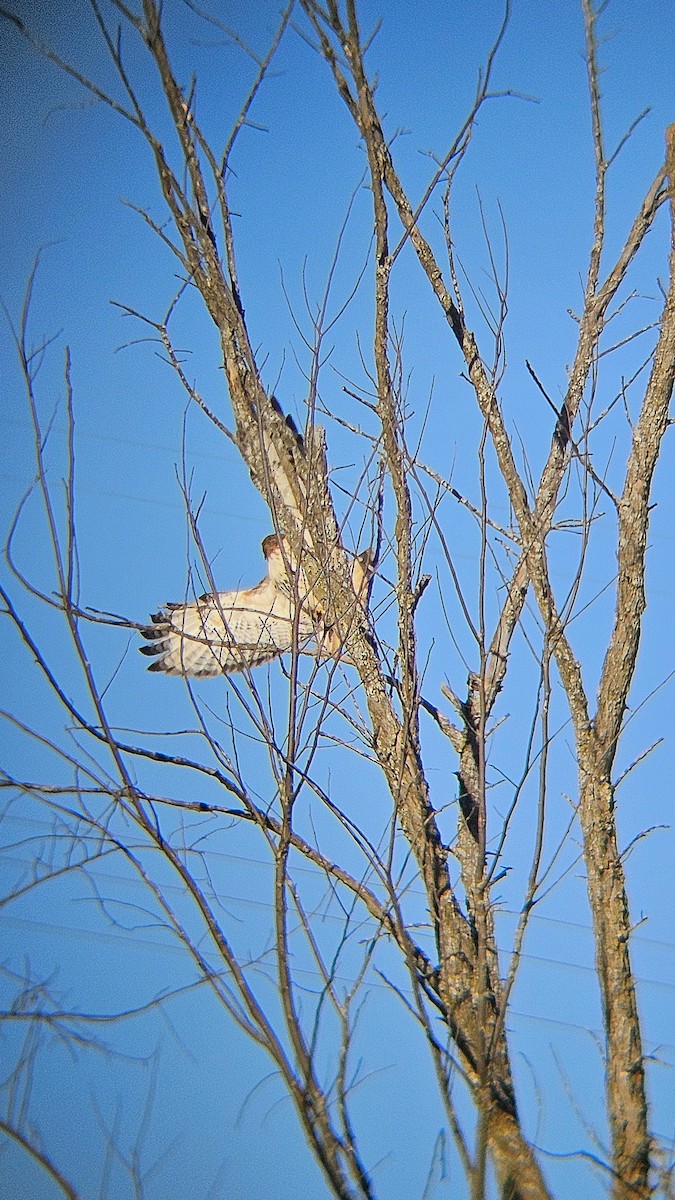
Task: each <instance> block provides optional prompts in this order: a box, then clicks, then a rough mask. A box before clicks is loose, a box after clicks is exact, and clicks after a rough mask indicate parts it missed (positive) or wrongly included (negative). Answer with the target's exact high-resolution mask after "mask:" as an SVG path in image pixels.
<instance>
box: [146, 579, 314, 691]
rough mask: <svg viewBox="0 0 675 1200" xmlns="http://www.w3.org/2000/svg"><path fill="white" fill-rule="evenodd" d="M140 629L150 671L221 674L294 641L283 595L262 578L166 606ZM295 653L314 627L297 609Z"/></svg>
mask: <svg viewBox="0 0 675 1200" xmlns="http://www.w3.org/2000/svg"><path fill="white" fill-rule="evenodd" d="M151 619H152V622H153V623H152V625H151V626H148V627H147V628H146V629H144V630H142V631H141V632H142V634H143V637H145V638H146V639H147V640H148V641H149V643H150V644H149V645H148V646H143V647H142V653H143V654H149V655H153V656H154V657H155V658H156V661H155V662H153V663H152V665H151V666H150V670H151V671H165V672H167V673H168V674H171V675H202V676H205V675H222V674H225V675H227V674H229V673H230V672H233V671H243V670H246V669H247V668H249V667H255V666H258V665H259V664H260V663H264V662H268V661H269V660H270V659H272V658H276V657H278V656H279V655H281V654H284V653H286V652H287V651H290V650H291V649H292V647H293V641H294V636H295V630H294V621H293V608H292V606H291V603H290V599H289V597H288V596H287V595H285V594H284V593H283V592H281V591H280V590H279V589H278V588H277V587H276V586H275V585H274V583H273V582H272V581H271V580H270V579H269V578H268V579H265V580H263V582H262V583H260V584H258V586H257V587H255V588H250V589H247V590H246V591H235V592H217V593H216V594H214V595H208V596H201V597H200V598H199V600H197V601H196V602H195V603H192V604H169V605H167V606H166V608H165V609H163V610H162V611H161V612H159V613H156V614H155V615H154V616H153V617H152V618H151ZM297 624H298V629H297V640H298V648H299V649H303V648H305V647H306V646H307V643H308V642H309V641H311V640H313V638H314V635H315V630H314V625H313V623H312V621H311V620H310V618H309V616H308V615H307V614H306V613H305V612H304V611H303V610H300V613H299V619H298V622H297Z"/></svg>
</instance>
